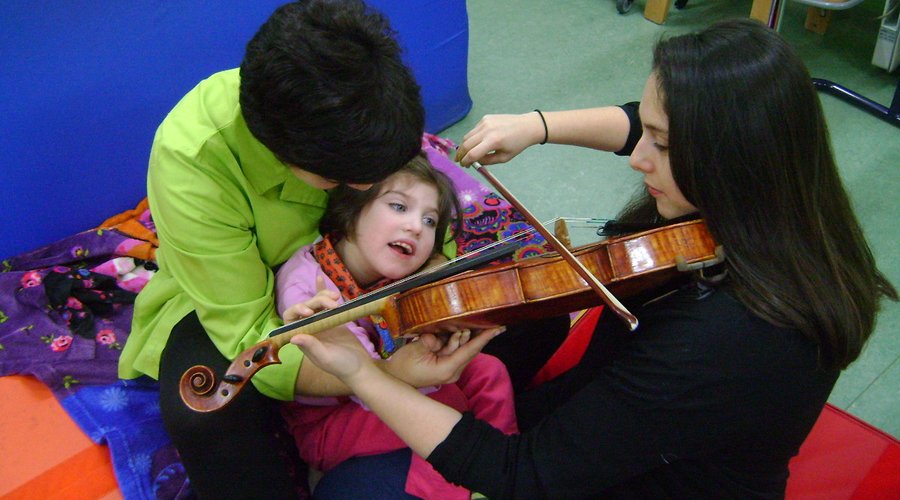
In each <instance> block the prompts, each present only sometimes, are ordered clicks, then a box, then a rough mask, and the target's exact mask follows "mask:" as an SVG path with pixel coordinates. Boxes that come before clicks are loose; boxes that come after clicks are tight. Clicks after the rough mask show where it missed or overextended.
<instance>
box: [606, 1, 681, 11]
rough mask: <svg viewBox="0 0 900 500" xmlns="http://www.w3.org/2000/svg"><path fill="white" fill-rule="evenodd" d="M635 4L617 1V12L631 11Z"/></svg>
mask: <svg viewBox="0 0 900 500" xmlns="http://www.w3.org/2000/svg"><path fill="white" fill-rule="evenodd" d="M678 1H687V0H678ZM633 4H634V0H616V10H617V11H618V12H619V14H624V13H626V12H628V11H629V10H631V6H632V5H633Z"/></svg>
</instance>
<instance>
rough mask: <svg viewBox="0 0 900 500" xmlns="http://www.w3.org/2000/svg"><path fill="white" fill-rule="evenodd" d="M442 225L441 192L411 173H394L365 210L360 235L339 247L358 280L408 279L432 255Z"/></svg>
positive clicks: (358, 227) (362, 283) (358, 223)
mask: <svg viewBox="0 0 900 500" xmlns="http://www.w3.org/2000/svg"><path fill="white" fill-rule="evenodd" d="M437 225H438V191H437V188H436V187H434V186H433V185H431V184H427V183H424V182H422V181H421V180H419V179H417V178H416V177H413V176H411V175H409V174H404V173H400V174H394V175H392V176H391V177H389V178H388V179H387V180H386V181H385V182H384V184H383V186H382V189H381V192H380V193H378V196H376V197H375V199H373V200H372V201H371V202H370V203H369V204H368V205H366V206H365V207H364V208H363V209H362V211H361V212H360V216H359V220H357V221H356V227H355V234H353V235H350V236H348V237H346V238H344V239H342V240H341V241H340V242H338V244H337V250H338V252H339V253H340V255H341V258H342V259H343V260H344V264H345V265H346V266H347V269H348V270H349V271H350V274H351V275H352V276H353V278H354V279H355V280H356V282H357V283H358V284H359V285H360V286H362V287H365V286H368V285H371V284H372V283H374V282H376V281H378V280H380V279H382V278H390V279H393V280H396V279H400V278H405V277H407V276H409V275H411V274H413V273H414V272H416V271H417V270H418V269H419V268H420V267H422V265H423V264H425V262H426V261H427V260H428V258H429V257H431V255H432V252H433V250H434V242H435V231H436V230H437V229H436V228H437Z"/></svg>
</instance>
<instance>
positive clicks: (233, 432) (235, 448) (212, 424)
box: [160, 313, 569, 498]
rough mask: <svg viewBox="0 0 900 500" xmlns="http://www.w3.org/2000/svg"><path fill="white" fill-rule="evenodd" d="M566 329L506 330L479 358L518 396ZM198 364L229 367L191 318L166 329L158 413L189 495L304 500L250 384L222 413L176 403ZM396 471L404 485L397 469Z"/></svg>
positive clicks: (562, 321) (534, 325) (273, 417)
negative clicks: (502, 374)
mask: <svg viewBox="0 0 900 500" xmlns="http://www.w3.org/2000/svg"><path fill="white" fill-rule="evenodd" d="M568 328H569V318H568V316H561V317H556V318H548V319H544V320H540V321H532V322H529V323H527V324H522V325H510V326H508V327H507V331H506V332H505V333H503V334H501V335H499V336H498V337H496V338H494V339H493V340H491V342H490V344H488V346H487V347H486V348H485V349H484V352H485V353H488V354H491V355H493V356H496V357H498V358H500V359H501V360H502V361H503V362H504V363H505V364H506V365H507V367H508V369H509V372H510V376H511V378H512V381H513V388H514V389H515V390H516V392H519V391H520V390H522V389H524V388H525V386H526V385H527V384H528V382H529V381H530V380H531V379H532V378H533V377H534V375H535V374H536V373H537V372H538V370H540V368H541V367H542V366H543V365H544V363H546V362H547V360H548V359H549V358H550V356H551V355H552V354H553V353H554V352H555V351H556V349H557V348H558V347H559V345H560V344H561V343H562V341H563V340H564V339H565V336H566V334H567V333H568ZM197 364H203V365H206V366H209V367H210V368H212V369H213V370H214V371H215V373H217V374H222V373H225V370H226V369H227V368H228V365H229V364H230V362H229V361H228V360H227V359H226V358H225V357H223V356H222V355H221V354H220V353H219V351H218V350H217V349H216V347H215V346H214V345H213V343H212V341H210V340H209V337H208V335H207V334H206V331H205V330H204V329H203V327H202V325H201V324H200V321H199V320H198V318H197V315H196V313H191V314H189V315H187V316H185V318H184V319H182V320H181V322H179V323H178V324H177V325H176V326H175V328H173V329H172V335H171V336H170V337H169V341H168V343H167V344H166V348H165V350H164V351H163V354H162V360H161V362H160V386H161V387H160V388H161V392H160V409H161V411H162V417H163V423H164V424H165V427H166V431H167V432H168V433H169V435H170V437H171V438H172V442H173V444H174V445H175V448H176V449H178V451H179V453H180V455H181V459H182V462H183V464H184V467H185V470H186V471H187V474H188V477H189V478H190V481H191V486H192V488H193V490H194V492H195V493H196V494H197V495H198V496H199V497H200V498H298V497H302V496H304V494H305V483H306V474H305V468H304V466H303V464H302V463H301V462H300V460H299V455H298V454H297V451H296V447H295V445H294V441H293V438H292V437H291V436H290V435H289V434H287V433H286V432H285V431H284V429H283V424H282V421H281V417H280V414H279V412H278V404H279V403H278V402H276V401H273V400H271V399H269V398H267V397H265V396H263V395H262V394H260V393H259V391H257V390H256V389H255V388H254V387H253V385H252V384H250V383H248V384H246V385H245V386H244V390H243V391H242V392H241V393H240V394H239V395H238V396H237V397H236V398H235V399H234V400H233V401H232V402H231V403H230V404H229V405H228V406H226V407H225V408H223V409H221V410H218V411H214V412H210V413H197V412H194V411H193V410H191V409H190V408H188V407H187V406H185V405H184V403H183V402H182V400H181V396H180V395H179V393H178V384H179V381H180V379H181V375H182V374H183V373H184V372H185V371H186V370H187V369H188V368H190V367H191V366H194V365H197ZM370 460H376V461H378V460H379V458H378V457H370ZM385 463H386V464H387V462H385ZM391 463H392V462H391ZM407 465H408V462H407ZM385 466H386V465H385V464H382V465H381V467H385ZM392 467H393V466H392ZM395 468H397V471H396V473H397V474H403V476H402V477H405V473H406V469H405V468H404V467H403V466H402V465H400V466H396V467H395ZM363 480H365V479H363ZM341 482H343V481H341ZM370 486H371V484H370ZM399 493H402V491H401V492H399Z"/></svg>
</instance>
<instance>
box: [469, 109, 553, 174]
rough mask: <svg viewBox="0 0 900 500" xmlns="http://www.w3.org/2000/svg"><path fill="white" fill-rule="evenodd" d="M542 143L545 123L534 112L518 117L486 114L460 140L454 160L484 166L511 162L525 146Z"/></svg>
mask: <svg viewBox="0 0 900 500" xmlns="http://www.w3.org/2000/svg"><path fill="white" fill-rule="evenodd" d="M543 140H544V124H543V122H542V121H541V117H540V115H538V113H537V112H534V111H533V112H531V113H525V114H521V115H485V116H484V117H483V118H482V119H481V120H480V121H479V122H478V124H477V125H475V128H473V129H472V130H470V131H469V133H468V134H466V135H465V136H464V137H463V140H462V142H461V143H460V145H459V148H458V149H457V150H456V161H457V162H459V163H460V164H462V165H464V166H469V165H471V164H472V163H473V162H476V161H477V162H480V163H481V164H483V165H493V164H495V163H503V162H507V161H509V160H511V159H513V158H514V157H515V156H516V155H518V154H519V153H521V152H522V151H523V150H525V148H527V147H528V146H532V145H534V144H539V143H540V142H541V141H543Z"/></svg>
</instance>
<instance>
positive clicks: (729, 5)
mask: <svg viewBox="0 0 900 500" xmlns="http://www.w3.org/2000/svg"><path fill="white" fill-rule="evenodd" d="M883 5H884V4H883V2H882V1H881V0H877V1H870V2H866V3H864V4H862V5H860V6H858V7H856V8H853V9H850V10H847V11H837V12H835V14H834V18H833V19H832V21H831V26H830V28H829V30H828V32H827V33H826V34H825V35H824V36H823V35H816V34H813V33H811V32H808V31H805V30H804V28H803V20H804V17H805V14H806V7H805V6H802V5H800V4H796V3H791V4H788V5H787V8H786V10H785V16H784V19H783V23H782V27H781V33H782V35H783V36H785V38H786V39H787V40H788V41H790V42H791V43H792V44H793V45H794V46H795V47H796V48H797V50H798V51H799V52H800V54H801V55H802V57H803V59H804V61H805V62H806V64H807V66H808V67H809V69H810V72H811V74H812V76H813V77H817V78H824V79H828V80H832V81H834V82H837V83H840V84H842V85H845V86H847V87H849V88H851V89H853V90H855V91H857V92H859V93H861V94H863V95H865V96H866V97H868V98H870V99H873V100H875V101H876V102H879V103H882V104H885V105H887V104H889V103H890V101H891V99H892V97H893V93H894V89H895V87H896V85H897V81H898V75H897V74H896V73H895V74H893V75H891V74H888V73H886V72H885V71H884V70H881V69H879V68H876V67H874V66H872V65H871V64H870V60H871V57H872V49H873V47H874V44H875V37H876V35H877V33H878V27H879V21H878V20H877V19H875V18H876V17H877V16H879V15H880V14H881V13H882V9H883ZM468 8H469V26H470V47H469V51H470V52H469V53H470V56H469V88H470V92H471V94H472V98H473V100H474V103H475V104H474V107H473V109H472V111H471V112H470V113H469V115H468V116H467V117H466V118H465V119H464V120H463V121H461V122H459V123H457V124H456V125H454V126H452V127H451V128H449V129H447V130H445V131H443V132H442V133H441V135H444V136H446V137H449V138H451V139H454V140H457V141H458V140H460V139H461V138H462V136H463V135H464V134H465V133H466V132H467V131H468V130H470V129H471V128H472V127H473V126H474V125H475V123H476V122H477V121H478V119H479V118H480V117H481V116H482V115H484V114H488V113H521V112H527V111H531V110H532V109H534V108H541V109H546V110H554V109H570V108H579V107H587V106H598V105H606V104H617V103H621V102H626V101H630V100H637V99H638V98H640V95H641V90H642V88H643V84H644V80H645V79H646V76H647V72H648V69H649V64H650V59H649V58H650V48H651V47H652V45H653V43H654V42H655V40H656V39H657V38H658V37H659V36H660V35H662V34H663V33H680V32H684V31H690V30H693V29H696V28H699V27H702V26H704V25H705V24H706V23H709V22H711V21H713V20H716V19H721V18H726V17H735V16H746V15H747V13H748V12H749V10H750V1H749V0H741V1H734V2H731V1H727V2H726V1H723V0H690V1H689V3H688V6H687V7H686V8H685V9H684V10H680V11H679V10H674V9H673V11H672V12H671V13H670V15H669V19H668V21H667V23H666V25H664V26H658V25H655V24H653V23H651V22H649V21H647V20H645V19H644V18H643V16H642V15H641V10H642V9H643V3H641V2H636V3H635V5H634V8H633V10H632V12H631V13H629V14H627V15H619V14H617V13H616V9H615V2H613V0H554V1H546V0H515V1H508V2H497V1H493V0H469V1H468ZM822 103H823V106H824V108H825V113H826V116H827V117H828V120H829V124H830V128H831V135H832V143H833V147H834V150H835V153H836V156H837V159H838V163H839V165H840V168H841V171H842V173H843V175H844V179H845V182H846V185H847V187H848V189H849V191H850V193H851V196H852V198H853V202H854V203H855V207H856V210H857V214H858V216H859V218H860V219H861V221H862V224H863V226H864V229H865V231H866V234H867V236H868V238H869V242H870V244H871V246H872V250H873V252H874V253H875V256H876V258H877V260H878V263H879V265H880V267H881V270H882V271H883V272H884V273H885V274H886V275H887V277H888V278H889V279H890V280H891V281H892V282H893V283H894V284H895V285H897V286H900V260H898V251H897V247H898V241H900V237H898V233H900V203H898V199H900V196H898V194H897V193H898V192H900V129H898V128H897V127H894V126H892V125H890V124H887V123H885V122H883V121H880V120H877V119H875V118H873V117H872V116H870V115H868V114H866V113H864V112H862V111H859V110H857V109H855V108H853V107H851V106H850V105H848V104H846V103H844V102H842V101H840V100H838V99H836V98H834V97H831V96H823V97H822ZM491 171H492V173H494V175H496V176H497V177H498V178H499V179H501V180H502V181H503V182H504V183H505V184H506V185H507V187H508V188H509V189H510V191H512V192H513V193H515V194H516V195H517V197H519V198H520V199H521V201H522V202H523V203H525V204H526V205H527V206H529V207H530V208H531V209H532V211H533V212H534V213H535V214H536V216H537V217H538V218H540V219H541V220H549V219H551V218H553V217H557V216H573V217H608V216H611V215H613V214H614V213H615V212H616V209H617V208H618V207H619V206H620V205H621V204H622V203H623V201H624V200H626V199H627V198H628V197H629V195H630V194H631V193H632V192H633V190H634V189H636V188H637V182H636V181H637V179H638V177H637V175H636V174H635V173H634V172H632V171H631V170H630V169H629V168H628V166H627V160H626V159H624V158H619V157H616V156H614V155H611V154H605V153H597V152H594V151H585V150H578V149H577V148H571V147H565V146H555V145H545V146H540V147H533V148H530V149H529V150H527V151H526V152H525V153H523V154H521V155H520V156H519V157H517V158H516V159H515V160H513V161H512V162H510V163H508V164H507V165H503V166H495V167H492V168H491ZM898 332H900V305H898V304H896V303H885V304H884V307H883V311H882V313H881V315H880V317H879V323H878V327H877V330H876V332H875V334H874V336H873V337H872V339H871V341H870V343H869V345H868V346H867V348H866V350H865V352H864V353H863V356H862V357H861V358H860V359H859V360H858V361H857V362H856V363H854V364H853V365H851V366H850V368H849V369H847V370H846V371H845V373H844V374H843V375H842V377H841V379H840V380H839V381H838V384H837V387H836V388H835V390H834V392H833V393H832V395H831V398H830V402H831V403H833V404H835V405H836V406H838V407H840V408H844V409H847V410H849V411H850V412H851V413H853V414H854V415H856V416H858V417H860V418H862V419H863V420H866V421H867V422H869V423H871V424H872V425H874V426H876V427H879V428H881V429H883V430H885V431H887V432H888V433H891V434H893V435H894V436H900V335H898Z"/></svg>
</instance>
